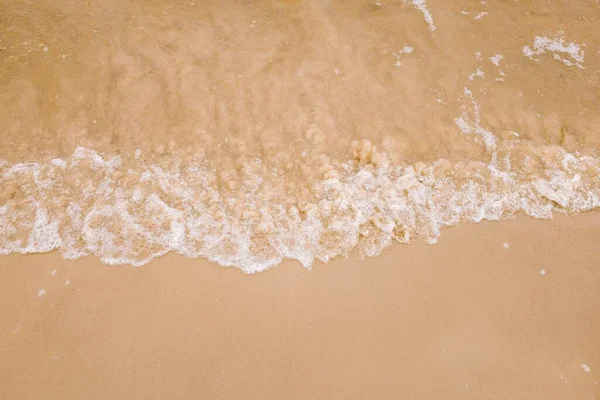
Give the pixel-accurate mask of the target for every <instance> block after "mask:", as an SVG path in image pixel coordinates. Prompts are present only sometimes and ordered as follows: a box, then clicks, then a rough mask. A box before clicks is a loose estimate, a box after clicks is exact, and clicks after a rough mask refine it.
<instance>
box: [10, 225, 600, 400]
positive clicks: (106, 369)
mask: <svg viewBox="0 0 600 400" xmlns="http://www.w3.org/2000/svg"><path fill="white" fill-rule="evenodd" d="M599 228H600V213H591V214H586V215H582V216H577V217H570V218H564V217H558V218H556V219H555V220H551V221H537V220H534V219H531V218H526V217H523V218H518V219H516V220H507V221H501V222H494V223H481V224H466V225H464V226H460V227H459V228H456V229H454V228H452V229H448V230H446V231H445V232H444V234H443V236H442V239H441V240H440V243H438V244H436V245H433V246H431V245H427V244H424V243H422V242H420V243H415V244H412V245H408V246H406V245H396V246H393V247H392V248H391V249H389V250H388V251H387V252H385V253H384V254H383V255H382V256H380V257H378V258H374V259H368V260H357V259H349V260H346V261H333V262H330V263H328V264H317V265H315V266H314V267H313V269H312V270H310V271H309V270H306V269H304V268H302V267H301V266H300V265H299V264H298V263H297V262H284V263H283V264H282V265H281V266H279V267H277V268H274V269H272V270H269V271H267V272H263V273H260V274H256V275H252V276H248V275H246V274H244V273H243V272H241V271H240V270H238V269H235V268H229V269H228V268H221V267H218V266H216V265H214V264H211V263H209V262H205V261H201V260H189V259H186V258H183V257H180V256H176V255H172V254H171V255H167V256H165V257H162V258H159V259H156V260H154V261H152V262H151V263H149V264H148V265H146V266H144V267H140V268H132V267H107V266H105V265H102V264H100V263H99V262H98V260H97V259H95V258H93V257H87V258H84V259H80V260H76V261H65V260H63V259H62V258H61V257H60V255H58V254H56V253H50V254H43V255H29V256H21V255H11V256H7V257H2V258H0V315H2V325H1V328H0V353H1V354H2V357H1V359H0V376H1V378H0V380H1V386H2V388H3V389H2V390H3V394H2V397H3V398H6V399H82V398H95V399H165V398H169V399H199V398H201V399H248V398H256V399H284V398H286V399H325V398H328V399H364V398H377V399H397V398H411V399H436V398H444V399H464V398H473V399H483V398H485V399H517V398H518V399H597V398H600V386H599V385H598V381H599V380H600V376H599V371H600V344H599V341H598V337H600V319H599V318H598V317H597V316H598V315H599V314H600V297H599V296H598V293H599V292H600V269H598V265H600V252H598V242H599V241H600V229H599ZM505 244H506V245H505ZM53 271H56V272H53ZM42 289H43V290H45V293H44V294H43V295H41V296H40V295H39V294H40V290H42Z"/></svg>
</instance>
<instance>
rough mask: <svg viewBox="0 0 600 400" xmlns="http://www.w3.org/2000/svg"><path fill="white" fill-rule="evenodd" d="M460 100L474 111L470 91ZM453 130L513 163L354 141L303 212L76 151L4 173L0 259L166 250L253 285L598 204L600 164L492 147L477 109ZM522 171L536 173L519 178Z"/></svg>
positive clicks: (128, 256) (184, 175) (140, 260)
mask: <svg viewBox="0 0 600 400" xmlns="http://www.w3.org/2000/svg"><path fill="white" fill-rule="evenodd" d="M465 96H466V99H472V96H471V95H470V93H469V92H468V90H465ZM457 124H458V125H459V126H460V127H461V129H463V130H464V132H465V133H469V134H473V135H475V137H478V138H480V140H481V141H482V143H483V144H484V145H485V146H486V148H488V149H491V148H493V149H494V151H496V152H498V153H501V152H503V153H502V154H503V159H504V157H505V158H506V159H508V158H510V157H513V159H514V161H513V164H517V163H522V165H520V166H516V165H515V166H511V163H507V164H506V166H503V167H502V168H500V166H498V165H497V164H495V163H486V162H482V161H468V160H466V161H462V162H450V161H447V160H443V159H441V160H438V161H436V162H433V163H421V162H419V163H416V164H412V165H394V164H392V163H391V162H389V161H388V160H387V157H386V156H385V154H384V153H380V152H377V151H376V149H375V147H374V146H372V145H371V144H370V143H369V142H368V141H362V142H357V143H356V144H355V145H354V148H353V152H352V157H351V158H350V159H348V161H346V162H344V163H341V164H339V165H334V166H330V168H329V169H328V171H327V172H326V173H325V174H324V176H323V178H322V179H321V180H319V181H316V182H314V184H313V186H312V188H311V189H312V190H311V193H312V197H311V198H310V200H308V201H304V202H298V201H295V200H294V199H293V198H288V199H287V200H286V199H285V198H284V199H283V200H282V196H281V195H282V194H281V192H278V191H277V190H276V188H275V186H272V185H271V183H270V182H269V181H268V180H267V179H266V178H265V179H263V178H261V176H262V177H266V176H268V174H266V172H261V170H260V168H261V164H260V163H259V162H258V161H257V162H256V164H255V165H253V166H249V167H248V171H247V174H248V175H247V176H246V178H245V179H244V181H245V182H247V183H246V186H245V187H244V188H243V189H241V190H242V192H241V193H242V194H240V195H237V196H229V195H227V194H226V193H224V192H223V191H222V189H221V188H220V187H219V184H218V182H217V179H216V175H215V171H214V170H213V169H212V168H209V167H207V166H206V165H205V164H203V163H202V161H194V162H191V161H189V162H188V163H187V164H185V163H175V164H179V165H176V166H175V167H173V168H172V169H165V168H163V167H160V166H158V165H154V164H144V163H143V162H142V161H138V164H136V165H135V168H129V169H127V170H125V168H123V167H121V160H120V159H119V158H118V157H116V158H112V159H104V158H102V157H101V156H100V155H99V154H98V153H96V152H94V151H93V150H90V149H85V148H78V149H77V150H76V151H75V152H74V154H73V155H72V156H70V157H68V158H65V159H61V160H57V161H51V162H47V163H30V164H16V165H13V166H6V167H4V168H3V169H1V170H0V177H1V178H0V186H2V187H9V186H11V185H12V186H13V187H17V188H18V190H15V191H14V193H12V194H11V195H9V196H8V197H7V198H4V199H2V201H3V202H4V204H2V205H1V206H0V244H1V248H0V254H8V253H11V252H19V253H37V252H46V251H50V250H53V249H59V250H60V251H61V252H62V254H63V256H64V257H66V258H78V257H82V256H85V255H88V254H94V255H96V256H98V257H99V258H100V259H101V260H102V261H103V262H105V263H107V264H133V265H142V264H145V263H147V262H149V261H150V260H152V259H153V258H155V257H158V256H160V255H163V254H165V253H167V252H169V251H174V252H177V253H179V254H182V255H185V256H187V257H192V258H196V257H204V258H208V259H210V260H213V261H215V262H217V263H219V264H221V265H224V266H234V267H238V268H240V269H242V270H244V271H245V272H247V273H253V272H258V271H262V270H264V269H266V268H269V267H272V266H275V265H277V264H279V263H280V262H281V261H282V260H283V259H284V258H291V259H296V260H298V261H299V262H300V263H301V264H302V265H304V266H305V267H310V266H311V265H312V264H313V262H314V261H315V260H321V261H325V262H326V261H328V260H330V259H332V258H335V257H346V256H348V255H351V254H354V255H357V256H360V257H363V256H375V255H377V254H379V253H381V251H383V250H384V249H385V248H386V247H388V246H389V245H390V244H391V243H393V242H400V243H409V242H411V241H413V240H415V239H419V238H420V239H423V240H425V241H426V242H428V243H434V242H436V240H437V238H438V237H439V235H440V229H441V228H442V227H444V226H451V225H456V224H458V223H459V222H460V221H474V222H479V221H482V220H498V219H501V218H503V217H506V216H510V215H513V214H515V213H517V212H524V213H526V214H528V215H531V216H534V217H537V218H550V217H552V214H553V212H569V213H570V212H581V211H586V210H591V209H594V208H596V207H599V206H600V181H599V179H598V176H600V174H599V171H600V161H599V160H597V159H594V158H590V157H584V156H578V155H574V154H569V153H567V152H566V151H565V150H564V149H562V148H560V147H553V148H551V149H550V150H549V149H543V150H537V149H536V148H535V147H533V145H532V144H530V143H528V142H526V141H523V140H521V139H511V141H509V142H507V143H503V142H497V140H496V138H495V137H494V136H493V135H492V134H491V133H489V132H488V131H486V130H484V129H483V128H482V127H481V126H480V125H479V117H478V106H477V105H476V103H474V101H473V102H472V104H471V108H469V107H466V108H465V110H463V115H462V116H461V117H460V118H458V120H457ZM131 159H135V158H134V157H133V155H132V157H131ZM531 160H537V161H536V163H537V164H536V167H535V168H533V167H531V168H533V169H531V168H530V169H527V168H529V167H528V165H529V164H527V162H530V161H531ZM526 161H527V162H526ZM535 171H539V173H535V174H534V172H535ZM32 177H34V178H35V179H32Z"/></svg>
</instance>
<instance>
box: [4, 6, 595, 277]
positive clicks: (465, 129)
mask: <svg viewBox="0 0 600 400" xmlns="http://www.w3.org/2000/svg"><path fill="white" fill-rule="evenodd" d="M0 16H1V19H0V37H1V39H0V40H1V42H0V48H1V50H2V51H1V52H0V60H1V62H0V89H1V90H0V119H1V120H2V124H1V127H0V129H1V133H2V134H1V135H0V187H1V189H0V254H9V253H15V252H16V253H40V252H47V251H50V250H54V249H58V250H60V252H61V254H62V255H63V256H64V257H65V258H68V259H73V258H80V257H84V256H86V255H95V256H97V257H98V258H100V260H101V261H102V262H104V263H106V264H133V265H142V264H145V263H147V262H149V261H150V260H152V259H153V258H155V257H159V256H161V255H163V254H165V253H168V252H176V253H178V254H181V255H184V256H186V257H190V258H206V259H210V260H212V261H214V262H216V263H218V264H221V265H225V266H235V267H238V268H241V269H243V270H244V271H245V272H249V273H252V272H258V271H263V270H265V269H267V268H270V267H274V266H276V265H278V264H280V263H281V262H282V261H283V260H284V259H295V260H298V261H300V262H301V263H302V264H303V265H304V266H306V267H309V266H311V265H312V264H313V263H314V262H315V261H322V262H327V261H328V260H332V259H335V258H339V257H342V258H343V257H347V256H352V257H354V256H358V257H367V256H376V255H378V254H380V253H381V252H382V251H383V250H384V249H385V248H387V247H389V246H390V245H391V244H392V243H396V242H401V243H411V242H413V241H415V240H424V241H426V242H428V243H432V242H435V241H436V240H437V239H438V237H439V235H440V229H441V228H442V227H445V226H448V225H456V224H458V223H459V222H461V221H472V222H480V221H482V220H498V219H502V218H505V217H507V216H511V215H514V214H516V213H527V214H528V215H531V216H534V217H536V218H551V217H552V215H553V214H556V213H567V214H576V213H580V212H584V211H588V210H592V209H595V208H598V207H600V179H599V176H600V141H599V137H600V136H599V135H598V132H600V101H599V99H598V93H600V92H599V89H598V88H599V85H598V79H599V77H600V75H599V74H600V72H599V71H600V62H599V61H600V53H599V49H600V29H598V26H600V23H599V22H600V10H599V9H598V5H597V3H596V2H594V1H580V2H577V3H571V2H551V3H548V2H547V1H545V0H536V1H530V2H489V4H488V2H475V3H473V2H471V1H461V0H456V1H451V2H449V1H432V0H429V1H424V0H413V1H391V2H373V3H369V2H365V1H362V0H353V1H343V2H340V1H238V0H225V1H206V2H204V1H203V2H197V3H196V2H187V1H186V2H172V1H160V0H159V1H152V2H147V1H127V2H123V1H120V0H119V1H115V0H109V1H103V2H95V1H90V2H88V3H87V4H82V3H81V2H79V1H77V2H76V1H72V0H62V1H35V2H32V1H29V0H18V1H14V2H3V3H2V4H0Z"/></svg>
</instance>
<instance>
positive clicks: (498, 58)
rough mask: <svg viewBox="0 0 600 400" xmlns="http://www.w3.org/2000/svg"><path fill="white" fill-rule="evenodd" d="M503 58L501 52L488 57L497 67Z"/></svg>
mask: <svg viewBox="0 0 600 400" xmlns="http://www.w3.org/2000/svg"><path fill="white" fill-rule="evenodd" d="M503 59H504V57H503V56H502V54H494V55H493V56H492V57H490V61H491V62H492V64H494V65H495V66H497V67H499V66H500V61H502V60H503Z"/></svg>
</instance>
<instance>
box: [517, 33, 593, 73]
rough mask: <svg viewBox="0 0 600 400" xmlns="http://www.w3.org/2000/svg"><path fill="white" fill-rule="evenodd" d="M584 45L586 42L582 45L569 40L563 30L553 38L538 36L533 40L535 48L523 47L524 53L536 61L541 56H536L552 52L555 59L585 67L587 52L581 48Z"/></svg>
mask: <svg viewBox="0 0 600 400" xmlns="http://www.w3.org/2000/svg"><path fill="white" fill-rule="evenodd" d="M582 46H585V43H584V44H582V45H580V44H577V43H575V42H567V41H566V40H565V38H564V36H563V35H562V32H558V33H557V34H556V35H555V36H554V37H552V38H548V37H543V36H536V37H535V39H534V41H533V48H531V47H530V46H524V47H523V55H524V56H525V57H527V58H530V59H532V60H534V61H539V58H535V56H540V55H543V54H545V53H546V52H549V53H552V56H553V58H554V59H555V60H558V61H561V62H562V63H563V64H565V65H567V66H569V67H571V66H576V67H577V68H579V69H585V68H584V66H583V60H584V58H585V52H584V51H583V50H582V49H581V47H582Z"/></svg>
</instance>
